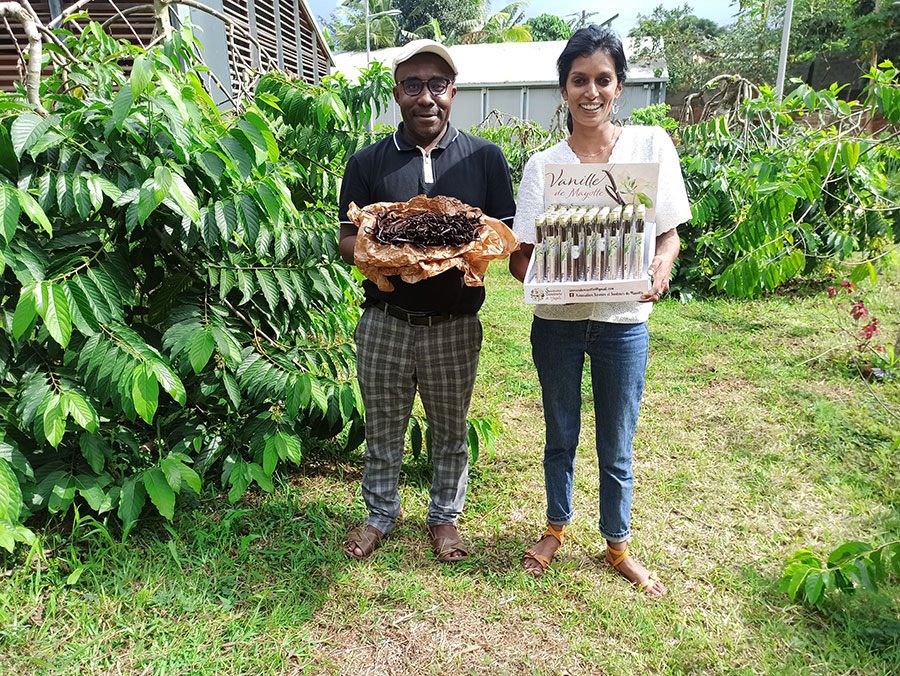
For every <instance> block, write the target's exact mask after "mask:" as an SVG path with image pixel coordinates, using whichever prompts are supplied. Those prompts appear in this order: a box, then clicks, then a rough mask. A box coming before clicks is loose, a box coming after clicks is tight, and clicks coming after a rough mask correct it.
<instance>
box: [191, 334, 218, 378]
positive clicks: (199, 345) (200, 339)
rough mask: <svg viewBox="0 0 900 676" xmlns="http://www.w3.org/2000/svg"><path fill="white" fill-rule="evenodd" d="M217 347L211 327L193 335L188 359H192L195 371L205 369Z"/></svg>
mask: <svg viewBox="0 0 900 676" xmlns="http://www.w3.org/2000/svg"><path fill="white" fill-rule="evenodd" d="M215 348H216V341H215V339H214V338H213V335H212V332H211V331H210V330H209V327H207V328H205V329H203V330H202V331H197V332H196V333H195V334H194V335H193V336H191V340H190V342H189V343H188V359H190V361H191V367H192V368H193V369H194V373H200V372H201V371H202V370H203V368H204V367H205V366H206V364H207V362H209V358H210V357H211V356H212V353H213V350H215Z"/></svg>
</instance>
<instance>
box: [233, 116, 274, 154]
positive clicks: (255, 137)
mask: <svg viewBox="0 0 900 676" xmlns="http://www.w3.org/2000/svg"><path fill="white" fill-rule="evenodd" d="M238 127H239V128H240V130H241V131H242V132H244V135H245V136H246V137H247V138H248V139H249V140H250V143H251V144H252V145H253V150H254V151H255V155H256V158H255V159H256V162H257V163H258V162H262V161H263V160H265V158H266V157H267V155H268V147H267V146H266V140H265V139H264V138H263V135H262V133H261V132H260V131H259V129H257V128H256V126H254V125H253V124H251V123H250V122H248V121H247V120H238Z"/></svg>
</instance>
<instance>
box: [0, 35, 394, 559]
mask: <svg viewBox="0 0 900 676" xmlns="http://www.w3.org/2000/svg"><path fill="white" fill-rule="evenodd" d="M58 33H59V35H60V36H62V37H63V38H64V40H65V43H66V46H67V48H68V50H69V51H70V52H71V56H72V57H73V58H72V60H71V62H70V63H69V65H68V67H66V68H59V69H57V70H56V71H55V72H54V73H52V74H51V75H50V76H48V77H47V78H45V80H44V81H43V83H42V88H41V99H42V102H43V103H44V106H45V107H46V108H47V110H49V111H50V114H49V116H46V117H43V116H40V115H38V114H37V113H36V112H34V110H33V109H32V107H30V106H28V105H27V104H26V103H25V99H24V96H23V95H18V94H13V95H3V96H2V97H0V546H3V547H4V548H6V549H8V550H10V551H11V550H12V548H13V546H14V543H15V542H16V541H27V540H29V539H31V538H32V537H33V535H32V534H31V531H29V530H28V529H26V528H25V527H24V526H23V525H22V524H23V521H24V520H25V519H26V518H27V517H29V516H31V515H37V514H40V513H45V514H46V513H49V514H56V515H63V514H65V513H66V512H67V510H69V509H70V507H71V505H72V504H73V502H74V501H76V500H77V501H79V504H80V505H86V506H87V507H88V508H89V509H90V510H92V511H93V512H94V513H97V514H107V513H114V514H116V515H117V516H118V518H119V519H120V520H121V524H122V529H123V536H126V535H127V533H128V531H129V530H130V529H131V528H132V527H133V526H134V525H135V523H136V522H137V520H138V518H139V517H140V516H141V514H142V511H143V510H144V508H145V505H146V506H147V507H148V508H150V505H152V508H155V510H156V511H158V512H159V514H161V515H162V516H163V517H165V518H166V519H172V518H173V515H174V512H175V506H176V501H177V496H178V495H179V494H185V493H192V494H193V493H199V492H200V491H201V489H202V488H203V486H204V484H207V483H214V484H221V486H222V487H223V488H225V489H227V491H228V497H229V499H230V500H231V501H232V502H234V501H236V500H237V499H238V498H239V497H240V496H241V495H242V494H243V493H244V492H245V491H246V490H247V488H248V487H249V486H250V484H251V483H255V484H257V485H258V486H259V487H260V488H262V489H263V490H268V491H270V490H272V488H273V485H272V475H273V471H274V470H275V468H276V466H277V465H278V464H279V463H282V462H288V463H294V464H297V463H300V462H301V459H302V457H303V454H304V452H305V451H306V450H307V449H308V448H309V446H310V444H313V443H315V442H316V440H324V439H334V438H339V439H340V443H342V444H343V446H344V447H345V448H348V449H349V448H354V447H356V446H357V445H359V444H360V443H361V441H362V439H363V434H364V427H363V419H362V415H361V411H362V404H361V399H360V394H359V389H358V386H357V384H356V381H355V377H354V373H355V350H354V347H353V344H352V334H353V329H354V327H355V324H356V320H357V317H358V294H359V291H358V288H359V285H358V283H357V280H355V279H354V278H353V275H352V272H351V269H350V268H348V267H346V266H345V265H343V264H341V263H339V262H338V249H337V227H336V223H335V218H334V216H335V213H334V212H335V205H336V183H337V180H338V178H339V176H340V173H341V167H342V158H345V157H346V156H347V155H348V154H349V153H352V152H354V151H355V150H356V149H357V148H359V147H361V146H362V145H364V144H365V143H367V142H369V139H367V138H366V136H365V134H364V132H363V129H362V125H363V123H364V121H365V120H366V119H368V118H369V117H371V114H372V105H377V104H379V103H380V102H383V101H384V100H385V96H386V94H387V93H388V92H389V79H388V78H386V77H385V76H384V74H383V73H381V72H379V73H374V76H375V79H377V82H376V83H375V84H372V78H370V80H369V81H368V82H367V83H366V85H365V86H366V87H369V88H371V89H372V91H367V95H366V96H359V94H358V92H357V91H356V90H354V88H353V87H352V86H350V85H347V84H346V83H340V86H339V87H329V86H325V87H312V86H308V85H305V84H303V83H300V82H293V81H290V80H289V79H288V78H286V77H285V76H281V75H277V74H272V75H266V76H264V77H263V79H262V80H261V82H260V83H259V85H258V87H257V92H256V96H255V100H253V101H243V102H240V103H239V105H240V109H239V110H236V111H231V112H228V113H223V112H221V111H220V110H219V109H217V107H216V106H215V105H214V104H213V101H212V100H211V98H210V96H209V95H208V93H207V92H206V91H205V90H204V87H203V84H202V82H201V80H200V77H199V76H198V73H199V74H200V75H202V67H199V66H198V64H197V61H196V59H195V56H194V54H195V52H196V49H197V43H196V41H195V39H194V36H193V35H192V33H191V31H190V30H189V29H188V28H185V29H182V30H181V31H179V32H176V33H175V34H174V35H173V37H172V39H171V40H168V41H166V42H165V43H163V44H161V45H160V46H159V47H157V48H154V49H153V50H151V51H147V52H145V51H143V50H141V49H139V48H137V47H135V46H132V45H131V44H129V43H126V42H122V41H119V40H114V39H113V38H111V37H109V36H108V35H106V34H105V33H104V32H103V31H102V30H101V29H100V27H99V25H97V24H96V23H91V24H89V26H88V28H87V29H86V30H85V31H84V32H83V34H82V35H80V36H74V35H72V34H71V33H69V32H67V31H58ZM125 64H127V67H128V74H127V75H126V70H125V68H124V67H123V66H124V65H125ZM342 94H343V95H344V96H343V97H342ZM345 101H349V102H350V107H349V108H348V105H347V103H346V102H345ZM373 101H374V102H375V103H374V104H373ZM148 498H149V502H148Z"/></svg>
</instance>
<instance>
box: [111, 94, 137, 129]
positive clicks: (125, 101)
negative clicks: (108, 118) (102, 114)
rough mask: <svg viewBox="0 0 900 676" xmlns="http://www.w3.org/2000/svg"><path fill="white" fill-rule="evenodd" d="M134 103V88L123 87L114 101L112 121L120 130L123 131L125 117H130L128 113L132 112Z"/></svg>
mask: <svg viewBox="0 0 900 676" xmlns="http://www.w3.org/2000/svg"><path fill="white" fill-rule="evenodd" d="M133 105H134V93H133V92H132V88H131V87H122V88H121V89H120V90H119V93H118V94H116V98H115V99H113V102H112V121H113V124H114V125H116V129H118V130H119V131H122V125H123V124H124V122H125V118H127V117H128V113H130V112H131V107H132V106H133Z"/></svg>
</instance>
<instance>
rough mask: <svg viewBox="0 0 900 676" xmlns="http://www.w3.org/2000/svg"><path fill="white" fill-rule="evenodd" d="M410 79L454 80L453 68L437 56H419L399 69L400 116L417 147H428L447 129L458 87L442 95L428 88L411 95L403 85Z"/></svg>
mask: <svg viewBox="0 0 900 676" xmlns="http://www.w3.org/2000/svg"><path fill="white" fill-rule="evenodd" d="M408 78H417V79H419V80H421V81H422V82H426V83H427V82H428V81H429V80H431V79H432V78H447V79H448V80H452V79H453V78H454V75H453V70H452V69H451V68H450V65H449V64H448V63H447V62H446V61H444V60H443V59H442V58H441V57H439V56H438V55H437V54H427V53H426V54H416V55H415V56H414V57H413V58H411V59H410V60H409V61H404V62H403V63H401V64H400V65H399V66H398V67H397V75H396V80H397V84H395V85H394V100H395V101H396V102H397V105H399V106H400V115H401V116H402V117H403V124H404V126H405V128H406V133H407V135H408V136H409V138H410V140H411V141H414V142H415V143H416V145H419V146H422V147H427V146H429V145H431V143H433V142H434V141H436V140H437V139H438V138H439V137H440V135H441V134H443V133H444V130H445V129H446V128H447V122H448V121H449V119H450V104H451V102H452V101H453V97H454V96H456V87H455V86H454V85H453V83H452V82H451V84H450V85H449V86H448V87H447V90H446V91H445V92H444V93H443V94H440V95H436V94H433V93H432V92H431V91H430V90H429V89H428V87H427V86H424V87H422V91H421V92H419V94H418V95H417V96H409V95H408V94H407V93H406V92H404V91H403V87H402V86H401V85H400V83H401V82H402V81H403V80H406V79H408Z"/></svg>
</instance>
